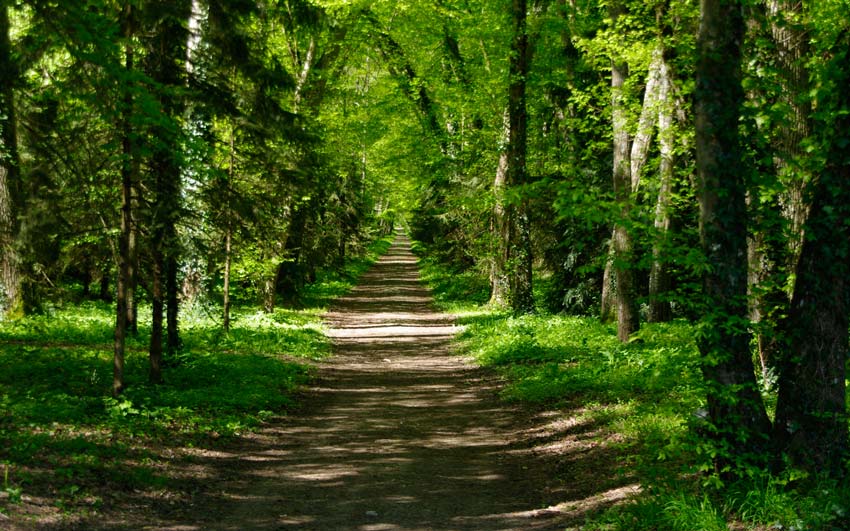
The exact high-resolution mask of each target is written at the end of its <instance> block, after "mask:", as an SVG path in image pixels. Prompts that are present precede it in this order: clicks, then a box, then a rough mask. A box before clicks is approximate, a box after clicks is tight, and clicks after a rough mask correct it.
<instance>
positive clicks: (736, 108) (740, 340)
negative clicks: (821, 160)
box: [695, 0, 770, 470]
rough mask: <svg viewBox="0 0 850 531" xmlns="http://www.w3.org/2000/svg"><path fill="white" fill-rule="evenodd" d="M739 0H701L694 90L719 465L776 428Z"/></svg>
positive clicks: (755, 447)
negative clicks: (755, 331) (761, 326)
mask: <svg viewBox="0 0 850 531" xmlns="http://www.w3.org/2000/svg"><path fill="white" fill-rule="evenodd" d="M743 32H744V21H743V16H742V13H741V3H740V1H738V0H702V2H701V17H700V26H699V36H698V41H697V54H698V55H697V57H698V61H697V79H696V80H697V83H696V92H695V114H696V154H697V176H698V181H699V184H698V195H699V203H700V236H701V240H702V247H703V252H704V253H705V257H706V260H707V266H708V267H706V268H705V270H706V271H705V273H704V274H703V286H704V293H705V304H704V307H703V308H701V310H702V311H703V312H705V313H704V316H703V318H702V322H701V326H700V332H699V337H698V345H699V349H700V351H701V353H702V356H703V363H702V370H703V374H704V375H705V379H706V382H707V386H708V391H707V392H708V397H707V398H708V410H709V420H710V423H711V428H712V429H711V433H712V435H713V437H714V438H715V440H716V443H717V449H718V456H717V464H718V466H719V467H720V469H721V470H723V468H724V467H726V466H729V467H732V466H735V465H736V464H741V462H742V461H746V460H748V459H758V458H760V457H762V456H764V454H765V449H766V442H767V436H768V433H769V431H770V421H769V420H768V417H767V413H766V411H765V408H764V404H763V402H762V399H761V395H760V394H759V391H758V388H757V385H756V380H755V369H754V367H753V361H752V357H751V355H750V348H749V343H750V335H749V331H748V326H747V324H748V323H747V232H746V227H747V209H746V187H745V184H744V179H743V175H744V173H745V172H743V171H741V164H742V156H741V148H740V142H739V138H738V119H739V115H740V107H741V104H742V101H743V89H742V87H741V40H742V38H743Z"/></svg>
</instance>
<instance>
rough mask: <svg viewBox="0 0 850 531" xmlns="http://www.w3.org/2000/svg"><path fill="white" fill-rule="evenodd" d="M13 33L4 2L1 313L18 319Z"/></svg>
mask: <svg viewBox="0 0 850 531" xmlns="http://www.w3.org/2000/svg"><path fill="white" fill-rule="evenodd" d="M9 30H10V24H9V7H8V6H7V5H6V3H5V2H4V3H3V4H2V5H0V283H2V285H0V289H2V293H0V295H2V298H0V309H2V311H3V312H4V313H5V315H6V316H7V317H14V316H22V315H23V314H24V303H23V288H22V276H23V275H22V272H21V264H20V257H19V255H18V250H17V245H16V243H17V235H18V225H19V224H18V215H19V213H20V212H19V210H20V208H19V206H18V205H19V202H20V195H21V188H22V186H21V182H20V178H21V175H20V158H19V156H18V136H17V121H16V113H15V103H14V96H13V93H12V87H13V86H14V82H15V79H16V78H17V73H16V72H17V68H16V65H15V64H14V61H13V58H12V43H11V41H10V37H9Z"/></svg>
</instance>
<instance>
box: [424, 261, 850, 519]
mask: <svg viewBox="0 0 850 531" xmlns="http://www.w3.org/2000/svg"><path fill="white" fill-rule="evenodd" d="M424 268H425V275H424V276H425V278H426V279H427V280H428V281H429V282H430V284H431V286H432V289H433V290H434V293H435V295H436V298H437V300H438V303H439V304H440V305H441V306H442V307H443V309H445V310H447V311H450V312H454V313H455V314H456V315H457V319H458V322H459V323H460V324H463V325H465V331H464V332H463V333H462V335H461V336H460V342H461V348H462V350H463V352H464V353H468V354H472V355H473V356H474V357H475V359H477V361H478V363H480V364H481V365H483V366H487V367H491V368H493V369H494V370H496V371H498V372H499V373H500V374H501V375H503V376H504V378H505V382H506V384H505V387H504V389H503V391H502V397H503V398H504V399H505V400H509V401H518V402H524V403H528V404H534V405H537V406H539V407H541V408H542V407H545V408H554V409H557V410H559V411H561V412H562V414H563V415H564V416H565V417H576V420H577V421H579V422H580V423H581V424H583V425H592V426H594V428H595V429H594V433H595V435H594V437H596V439H597V440H596V441H594V442H593V444H594V445H596V446H608V447H616V454H617V455H618V456H619V457H618V461H619V464H618V467H619V470H596V471H595V472H594V474H596V475H598V476H600V477H605V476H607V475H616V474H617V473H624V469H628V474H629V476H630V477H634V478H635V479H636V480H637V481H638V482H639V483H640V484H641V487H642V491H641V493H640V494H639V495H637V496H636V497H634V498H633V499H631V500H629V501H628V502H627V503H623V504H619V505H615V506H613V507H610V508H606V509H601V510H597V511H591V512H589V513H587V514H586V515H585V516H586V518H587V520H586V523H585V524H584V525H583V526H582V527H581V529H583V530H597V529H598V530H603V529H604V530H620V531H641V530H647V531H649V530H674V531H697V530H699V531H703V530H704V531H713V530H725V529H740V530H744V529H747V530H760V531H761V530H768V529H770V530H774V529H775V530H780V529H784V530H791V529H796V530H829V531H833V530H838V529H850V487H848V486H847V485H840V484H837V483H830V482H822V481H818V480H816V479H812V478H802V477H794V476H793V475H787V476H784V477H772V476H770V475H768V474H767V473H766V472H764V471H761V470H754V471H752V477H751V478H749V479H747V480H742V481H740V482H739V483H737V484H732V485H730V484H726V485H720V484H718V483H717V482H716V481H715V480H716V478H715V477H712V476H710V475H707V474H705V473H702V472H701V470H703V469H704V468H705V465H706V463H708V462H709V461H710V456H708V455H705V447H704V445H702V444H701V443H700V440H699V436H698V434H697V431H696V430H695V429H693V426H692V422H693V421H694V420H695V412H696V411H697V410H698V409H699V408H700V407H701V406H702V403H703V396H704V390H703V388H702V378H701V374H700V370H699V354H698V351H697V348H696V345H695V344H694V342H693V335H694V334H693V332H694V330H693V328H692V326H691V325H690V324H689V323H687V322H684V321H680V322H674V323H667V324H646V325H644V326H643V328H642V329H641V331H640V332H639V333H638V334H636V335H635V337H634V338H633V339H632V341H631V342H630V343H628V344H626V345H623V344H621V343H620V342H619V341H618V340H617V339H616V330H615V328H614V326H613V325H604V324H601V323H599V321H598V319H596V318H591V317H568V316H563V315H546V314H541V315H535V316H522V317H513V316H510V315H508V314H507V313H504V312H499V311H496V310H493V309H490V308H487V307H486V306H482V305H481V303H482V302H484V301H486V283H484V284H483V287H482V281H481V280H478V281H475V280H474V279H464V278H460V277H459V276H458V275H457V274H456V273H454V272H450V271H445V270H442V269H441V268H440V267H439V266H438V265H436V264H433V263H429V262H427V261H425V263H424ZM476 286H477V287H476ZM482 290H484V293H483V294H482ZM585 459H590V457H586V458H585ZM603 464H604V463H597V464H596V465H594V464H593V463H591V464H590V465H589V466H601V465H603ZM562 479H563V480H564V481H565V482H575V481H577V480H578V479H579V478H577V477H576V475H575V470H572V471H568V474H566V475H565V476H564V477H563V478H562ZM590 481H593V479H592V478H591V479H590ZM603 483H604V482H603ZM600 488H602V490H604V488H605V487H604V486H602V487H600Z"/></svg>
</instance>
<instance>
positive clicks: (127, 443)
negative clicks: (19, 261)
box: [0, 239, 389, 527]
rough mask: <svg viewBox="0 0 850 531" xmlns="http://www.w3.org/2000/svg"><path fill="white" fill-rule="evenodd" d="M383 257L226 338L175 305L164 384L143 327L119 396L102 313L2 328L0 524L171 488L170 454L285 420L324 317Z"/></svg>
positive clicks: (91, 306) (255, 315) (214, 313)
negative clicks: (157, 381)
mask: <svg viewBox="0 0 850 531" xmlns="http://www.w3.org/2000/svg"><path fill="white" fill-rule="evenodd" d="M388 246H389V240H387V239H384V240H380V241H378V242H377V243H376V244H375V245H374V246H372V248H371V249H370V251H369V253H368V254H367V255H366V256H364V257H362V258H359V259H356V260H353V261H351V262H350V263H349V264H348V265H347V266H346V268H345V269H344V270H343V271H341V272H323V273H321V276H320V278H319V280H318V281H317V282H316V283H315V284H313V285H310V286H307V287H306V288H305V296H304V298H303V299H302V301H301V303H302V304H301V305H302V306H303V307H302V308H300V309H297V310H296V309H278V310H276V311H275V312H274V313H272V314H265V313H262V312H260V311H258V310H256V309H254V308H247V307H243V308H237V309H236V310H235V311H234V312H233V317H232V328H231V330H230V332H229V333H228V334H225V333H224V332H223V330H222V328H221V324H220V318H219V317H218V316H219V310H218V308H208V307H203V306H200V305H197V306H194V307H189V308H184V309H183V312H182V314H181V336H182V340H183V343H184V346H183V349H182V350H181V352H180V353H179V354H177V355H175V356H173V357H171V358H168V359H167V360H166V365H167V366H166V368H165V370H164V378H165V382H164V383H163V384H161V385H150V384H148V383H147V363H148V361H147V345H148V341H149V335H150V333H149V322H145V321H143V322H141V323H140V330H139V335H138V336H136V337H131V338H130V339H129V341H128V353H127V356H126V382H127V391H126V392H125V393H124V394H123V395H122V396H121V397H120V398H118V399H114V398H112V397H111V396H110V391H111V384H112V345H111V342H112V334H113V326H114V309H113V307H112V306H111V305H106V304H103V303H85V304H81V305H74V306H68V307H64V308H53V309H52V310H51V311H50V312H49V313H47V314H44V315H38V316H32V317H29V318H26V319H23V320H20V321H13V322H2V323H0V481H2V483H0V524H2V520H3V519H5V518H7V517H4V516H3V515H4V514H5V515H11V516H12V517H13V518H17V519H21V518H29V519H33V520H39V519H43V518H45V517H51V518H55V517H57V516H56V513H57V511H58V512H59V513H67V514H68V515H70V516H77V517H79V516H84V515H85V514H87V513H89V512H93V511H97V510H98V509H100V508H101V507H103V506H104V505H107V506H108V505H110V504H115V503H120V502H119V501H116V500H120V498H121V496H124V495H128V493H131V492H145V493H150V492H155V491H157V492H168V491H175V490H178V487H177V484H176V482H175V479H174V477H175V474H174V473H173V470H171V469H170V468H173V467H174V466H176V464H177V461H175V460H174V452H175V451H178V452H179V451H180V450H181V449H184V448H192V447H201V448H208V447H212V446H215V445H219V444H221V443H222V442H224V441H227V440H228V439H231V438H233V437H235V436H238V435H240V434H241V433H244V432H246V431H248V430H251V429H254V428H256V427H257V426H259V425H260V424H261V423H262V422H263V421H265V420H268V419H270V418H271V417H273V416H276V415H282V414H285V413H286V411H287V410H289V409H291V408H292V407H294V406H295V405H296V400H295V399H296V395H297V391H298V389H299V387H300V386H302V385H303V384H304V383H305V382H307V381H308V379H309V377H310V372H311V369H310V362H311V361H314V360H318V359H321V358H323V357H325V356H327V355H328V354H329V352H330V346H329V343H328V341H327V339H326V338H325V336H324V334H323V330H322V323H321V315H322V313H323V311H324V310H325V308H326V307H327V306H328V305H329V304H330V302H331V301H332V300H333V299H334V298H335V297H338V296H340V295H342V294H343V293H345V292H346V291H348V290H349V289H351V287H352V286H353V285H354V283H355V282H356V279H357V277H359V275H360V274H361V273H362V272H363V271H364V270H365V269H367V268H368V267H369V265H370V264H371V263H372V262H373V261H374V260H375V258H377V256H380V254H382V253H383V252H384V251H385V250H386V248H387V247H388ZM142 310H143V311H141V312H140V315H143V316H144V315H149V310H148V311H145V309H142ZM184 464H185V463H184ZM122 493H123V494H122ZM0 527H2V526H0Z"/></svg>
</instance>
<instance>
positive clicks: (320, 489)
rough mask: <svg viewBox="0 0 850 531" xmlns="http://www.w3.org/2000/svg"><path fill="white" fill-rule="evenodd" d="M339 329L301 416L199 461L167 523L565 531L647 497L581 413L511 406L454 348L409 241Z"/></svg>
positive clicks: (344, 312)
mask: <svg viewBox="0 0 850 531" xmlns="http://www.w3.org/2000/svg"><path fill="white" fill-rule="evenodd" d="M326 320H327V323H328V328H329V330H328V335H329V336H330V337H331V338H332V339H333V341H334V344H335V356H334V358H333V359H331V360H330V361H328V362H324V363H322V364H320V365H319V367H318V375H319V376H318V379H317V381H316V382H315V384H314V385H313V386H312V387H311V388H310V389H309V390H308V391H306V392H305V394H304V396H302V401H303V403H304V404H305V405H304V407H303V409H302V410H301V411H300V412H298V413H297V414H296V415H294V416H293V417H292V418H288V419H280V420H279V421H275V422H273V423H271V424H270V425H269V426H268V427H267V428H265V429H263V430H261V431H260V432H258V433H255V434H252V435H250V436H247V437H246V438H244V439H242V440H241V441H240V442H239V443H238V444H236V445H235V447H233V448H230V449H229V451H227V452H224V451H218V452H203V451H197V452H194V455H187V458H188V457H191V459H190V460H188V461H187V468H186V471H185V474H186V477H185V478H184V479H185V480H186V481H187V485H188V484H190V483H191V482H190V479H189V478H190V476H191V475H193V474H195V475H198V476H206V477H209V478H210V479H209V480H208V481H207V482H206V483H204V484H203V485H202V486H200V487H198V486H197V485H196V487H197V488H198V492H197V493H196V494H195V495H194V496H193V497H192V499H191V501H190V502H189V503H188V506H184V507H182V508H175V510H174V512H173V513H172V514H169V513H168V512H167V511H161V512H160V514H159V515H158V517H157V518H158V520H159V521H158V522H157V523H156V526H155V528H156V529H170V530H189V529H204V530H234V531H236V530H239V531H246V530H261V529H262V530H278V531H281V530H290V529H291V530H296V529H297V530H356V531H371V530H375V531H377V530H394V531H418V530H423V531H424V530H435V531H440V530H445V531H448V530H458V531H460V530H480V531H487V530H506V531H507V530H556V529H564V528H565V527H566V526H568V525H571V524H573V523H576V522H581V521H583V520H584V517H585V515H587V514H589V513H590V512H593V511H596V510H598V509H600V508H602V507H605V506H609V505H611V504H613V503H617V502H619V501H621V500H622V499H623V498H624V497H625V496H627V495H628V494H629V493H631V492H634V491H635V489H636V486H634V485H632V484H631V483H632V481H631V480H629V478H627V477H618V476H617V474H616V473H615V472H614V471H615V469H616V467H617V460H618V457H619V455H618V453H617V452H616V451H615V450H613V449H611V448H608V447H607V446H606V445H605V444H604V434H602V433H601V431H600V427H599V426H596V425H594V424H593V423H592V422H590V421H588V420H586V419H585V416H584V415H582V411H580V410H577V411H575V412H559V413H546V412H529V411H527V410H524V409H522V408H520V407H518V406H511V405H506V404H505V403H503V402H500V401H499V400H498V396H497V394H498V391H499V389H500V385H499V381H498V380H497V378H495V377H494V375H493V374H492V373H490V372H487V371H485V370H482V369H480V368H478V367H476V366H475V365H474V364H472V363H471V362H470V360H468V359H465V358H463V357H461V356H458V355H456V354H455V353H453V352H452V348H453V342H454V336H455V334H456V332H457V330H458V327H456V326H455V324H454V323H453V322H452V319H451V318H450V317H449V316H446V315H444V314H440V313H437V312H436V311H435V310H434V309H433V307H432V306H431V299H430V296H429V293H428V292H427V290H426V289H424V288H423V287H422V286H421V285H420V284H419V280H418V271H417V263H416V259H415V258H414V257H413V255H412V254H411V253H410V251H409V249H408V246H407V242H406V241H405V240H400V241H397V242H396V244H395V245H394V246H393V247H392V248H391V250H390V252H389V254H388V255H387V256H385V257H384V258H383V259H382V260H381V261H380V262H379V263H378V264H377V265H376V267H375V268H373V269H372V270H371V271H370V272H368V273H367V274H365V275H364V277H363V278H362V281H361V286H360V287H358V288H356V289H355V290H354V291H352V293H350V294H349V295H348V296H346V297H344V298H343V299H342V300H340V301H339V303H338V304H337V305H336V306H335V307H334V308H333V309H332V310H331V311H330V312H329V313H328V314H327V317H326ZM588 418H589V417H588ZM600 441H602V442H600ZM190 453H192V452H190ZM600 475H601V479H600ZM178 480H179V478H178ZM199 519H200V521H198V520H199ZM188 521H191V522H193V525H190V526H187V525H186V523H187V522H188ZM119 528H121V527H120V525H118V524H116V525H114V526H110V525H109V524H108V523H107V524H106V525H105V526H104V529H119ZM152 528H154V527H152Z"/></svg>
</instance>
